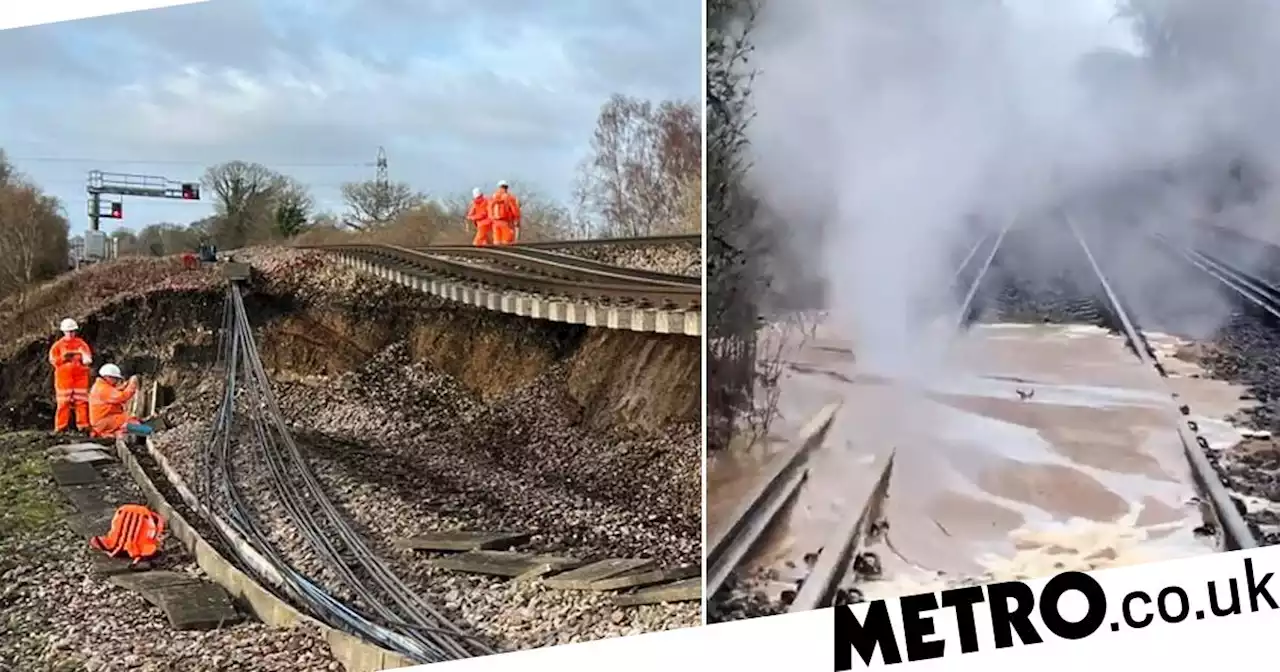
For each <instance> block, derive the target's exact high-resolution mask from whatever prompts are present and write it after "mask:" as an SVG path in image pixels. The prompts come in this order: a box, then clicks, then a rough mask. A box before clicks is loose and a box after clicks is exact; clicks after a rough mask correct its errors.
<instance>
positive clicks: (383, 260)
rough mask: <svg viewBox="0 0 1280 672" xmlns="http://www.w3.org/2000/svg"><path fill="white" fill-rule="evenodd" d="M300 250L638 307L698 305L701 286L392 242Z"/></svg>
mask: <svg viewBox="0 0 1280 672" xmlns="http://www.w3.org/2000/svg"><path fill="white" fill-rule="evenodd" d="M304 249H314V250H320V251H327V252H335V253H345V254H349V255H353V256H358V257H362V258H364V259H365V260H367V261H370V262H372V263H375V264H378V265H381V266H389V264H390V263H395V264H398V265H399V270H402V271H404V272H407V273H411V274H416V275H418V276H420V277H427V278H430V277H442V278H451V279H456V280H460V281H463V282H471V283H477V284H481V285H489V286H492V287H497V288H500V289H507V290H514V291H519V292H524V293H528V294H539V295H543V296H547V297H556V296H563V297H568V298H577V299H586V300H591V301H602V302H606V303H616V304H624V305H636V306H641V307H654V308H673V309H688V308H696V307H698V306H700V305H701V303H702V287H701V286H694V287H658V286H653V285H642V284H636V283H614V284H603V283H587V282H575V281H571V280H562V279H559V278H550V277H546V276H540V275H534V274H530V273H518V272H513V271H506V270H499V269H496V268H491V267H484V266H478V265H474V264H465V263H461V262H455V261H450V260H446V259H441V258H439V257H437V256H433V255H432V254H429V253H425V252H421V251H418V250H411V249H408V248H404V247H395V246H392V245H324V246H314V247H309V248H304Z"/></svg>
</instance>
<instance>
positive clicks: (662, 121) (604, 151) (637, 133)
mask: <svg viewBox="0 0 1280 672" xmlns="http://www.w3.org/2000/svg"><path fill="white" fill-rule="evenodd" d="M591 150H592V153H591V155H590V156H589V157H588V158H587V159H586V160H585V161H584V162H583V163H582V164H581V165H580V166H579V174H578V185H577V200H578V205H579V206H580V207H581V208H582V209H583V210H584V211H586V212H588V213H590V214H591V215H593V216H594V217H595V218H596V219H597V225H598V227H599V229H600V233H603V234H605V235H611V236H644V235H651V234H653V233H655V232H658V231H670V230H673V229H678V228H680V225H679V222H680V219H681V218H680V206H679V201H680V192H681V189H682V185H684V184H686V183H687V182H688V181H689V179H691V176H693V175H697V174H699V173H700V172H701V170H702V125H701V118H700V116H699V113H698V110H697V109H695V108H694V106H693V105H691V104H689V103H683V102H674V101H667V102H663V103H660V104H657V105H655V104H653V103H652V102H650V101H644V100H639V99H635V98H630V97H627V96H623V95H615V96H613V97H612V98H610V99H609V101H608V102H606V103H605V104H604V106H603V107H602V108H601V109H600V116H599V118H598V119H597V121H596V130H595V133H594V135H593V136H592V138H591Z"/></svg>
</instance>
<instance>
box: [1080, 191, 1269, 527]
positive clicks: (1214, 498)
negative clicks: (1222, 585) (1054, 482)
mask: <svg viewBox="0 0 1280 672" xmlns="http://www.w3.org/2000/svg"><path fill="white" fill-rule="evenodd" d="M1063 220H1064V222H1065V223H1066V225H1067V227H1068V228H1069V229H1070V230H1071V233H1072V235H1073V236H1074V237H1075V239H1076V241H1077V242H1078V243H1080V249H1081V251H1083V252H1084V255H1085V258H1086V259H1087V260H1088V262H1089V265H1090V266H1091V267H1092V269H1093V272H1094V274H1095V275H1096V276H1097V278H1098V282H1099V284H1100V285H1101V288H1102V291H1103V293H1104V294H1105V295H1106V300H1107V302H1108V303H1109V304H1110V308H1111V311H1112V312H1113V314H1114V315H1115V317H1116V319H1117V320H1118V321H1119V322H1120V326H1121V328H1122V330H1123V332H1124V335H1125V339H1126V340H1128V341H1129V345H1130V346H1131V347H1132V349H1133V352H1134V354H1135V355H1137V357H1138V360H1139V361H1141V362H1142V363H1143V364H1146V365H1147V367H1148V368H1150V370H1151V371H1152V372H1153V374H1154V375H1155V376H1156V377H1157V379H1158V380H1159V381H1160V383H1161V386H1162V387H1163V388H1164V391H1165V392H1166V393H1167V394H1168V395H1169V402H1170V403H1169V405H1170V409H1169V410H1171V411H1173V417H1175V418H1176V419H1177V422H1176V424H1175V426H1176V427H1177V431H1178V439H1179V440H1180V441H1181V442H1182V450H1183V454H1184V455H1185V456H1186V458H1187V462H1188V463H1189V464H1190V466H1191V472H1192V477H1193V478H1194V479H1195V481H1196V483H1197V485H1199V486H1200V489H1201V492H1203V493H1204V494H1205V495H1207V496H1208V499H1209V504H1210V506H1211V508H1212V509H1213V515H1214V517H1215V518H1216V520H1215V521H1212V522H1215V523H1217V528H1218V529H1219V530H1221V532H1222V544H1223V546H1224V548H1225V549H1226V550H1229V551H1234V550H1240V549H1246V548H1257V546H1258V542H1257V540H1256V539H1255V538H1254V536H1253V532H1252V531H1250V529H1249V525H1248V523H1247V522H1245V520H1244V516H1242V515H1241V514H1240V512H1239V511H1238V510H1237V509H1236V506H1235V504H1234V503H1233V502H1232V500H1231V496H1230V494H1228V493H1227V489H1226V488H1225V487H1224V486H1223V485H1222V482H1221V481H1220V480H1219V479H1218V474H1217V471H1216V470H1215V469H1214V468H1213V465H1212V464H1210V463H1209V459H1208V457H1206V456H1205V454H1204V448H1205V447H1206V446H1207V442H1205V440H1204V438H1203V437H1201V436H1200V435H1199V433H1198V431H1197V430H1198V427H1197V426H1196V425H1195V421H1194V420H1190V419H1187V417H1186V416H1189V415H1190V412H1191V411H1190V408H1188V407H1187V406H1186V405H1185V404H1182V403H1181V402H1180V400H1179V397H1178V395H1177V393H1176V392H1173V391H1172V390H1170V389H1169V387H1168V380H1167V379H1168V372H1167V371H1166V370H1165V368H1164V366H1163V365H1161V364H1160V363H1159V362H1158V361H1156V359H1155V349H1154V348H1152V347H1151V344H1150V343H1149V342H1148V341H1147V339H1146V337H1145V336H1144V335H1143V333H1142V331H1141V329H1140V328H1139V327H1138V326H1137V325H1136V324H1135V323H1134V321H1133V320H1132V319H1131V318H1130V316H1129V313H1128V311H1127V310H1126V309H1125V306H1124V303H1123V302H1122V301H1121V300H1120V296H1119V294H1117V293H1116V291H1115V289H1114V288H1113V287H1112V286H1111V283H1110V282H1108V281H1107V276H1106V274H1105V273H1104V272H1103V270H1102V266H1101V265H1100V264H1099V263H1098V260H1097V258H1096V257H1095V256H1094V254H1093V251H1092V250H1091V249H1090V248H1089V244H1088V242H1087V241H1086V240H1085V237H1084V235H1083V234H1082V233H1081V232H1080V229H1079V228H1078V227H1077V226H1076V223H1075V221H1074V220H1073V219H1072V218H1071V216H1070V215H1069V214H1064V215H1063Z"/></svg>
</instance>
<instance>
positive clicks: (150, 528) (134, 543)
mask: <svg viewBox="0 0 1280 672" xmlns="http://www.w3.org/2000/svg"><path fill="white" fill-rule="evenodd" d="M163 534H164V518H162V517H161V516H160V514H158V513H156V512H155V511H152V510H151V509H148V508H147V507H145V506H142V505H141V504H125V505H124V506H122V507H120V508H118V509H116V515H115V516H113V517H112V518H111V530H110V531H108V532H107V535H106V536H105V537H94V538H92V539H90V540H89V546H91V547H93V548H95V549H97V550H99V551H103V552H105V553H106V554H107V555H108V556H110V557H113V558H116V557H119V556H120V555H121V554H125V555H128V556H129V559H130V560H132V561H133V564H135V565H136V564H138V563H139V562H141V561H143V560H147V559H149V558H151V557H154V556H155V554H156V553H159V552H160V543H161V535H163Z"/></svg>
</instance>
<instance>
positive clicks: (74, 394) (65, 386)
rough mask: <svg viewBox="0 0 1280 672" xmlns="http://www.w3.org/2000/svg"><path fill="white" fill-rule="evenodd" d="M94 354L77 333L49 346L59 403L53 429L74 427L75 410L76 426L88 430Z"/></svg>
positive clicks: (56, 400)
mask: <svg viewBox="0 0 1280 672" xmlns="http://www.w3.org/2000/svg"><path fill="white" fill-rule="evenodd" d="M92 361H93V354H92V352H90V350H89V345H88V344H87V343H85V342H84V340H82V339H81V338H79V337H78V336H73V337H70V338H67V337H63V338H60V339H58V340H57V341H55V342H54V344H53V347H52V348H50V349H49V363H50V364H52V365H53V394H54V403H55V405H56V406H57V412H56V416H55V418H54V423H53V430H54V431H55V432H60V431H63V430H67V429H71V415H72V411H73V410H74V411H75V420H76V428H78V429H80V430H82V431H87V430H88V429H89V378H90V375H89V363H90V362H92Z"/></svg>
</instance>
